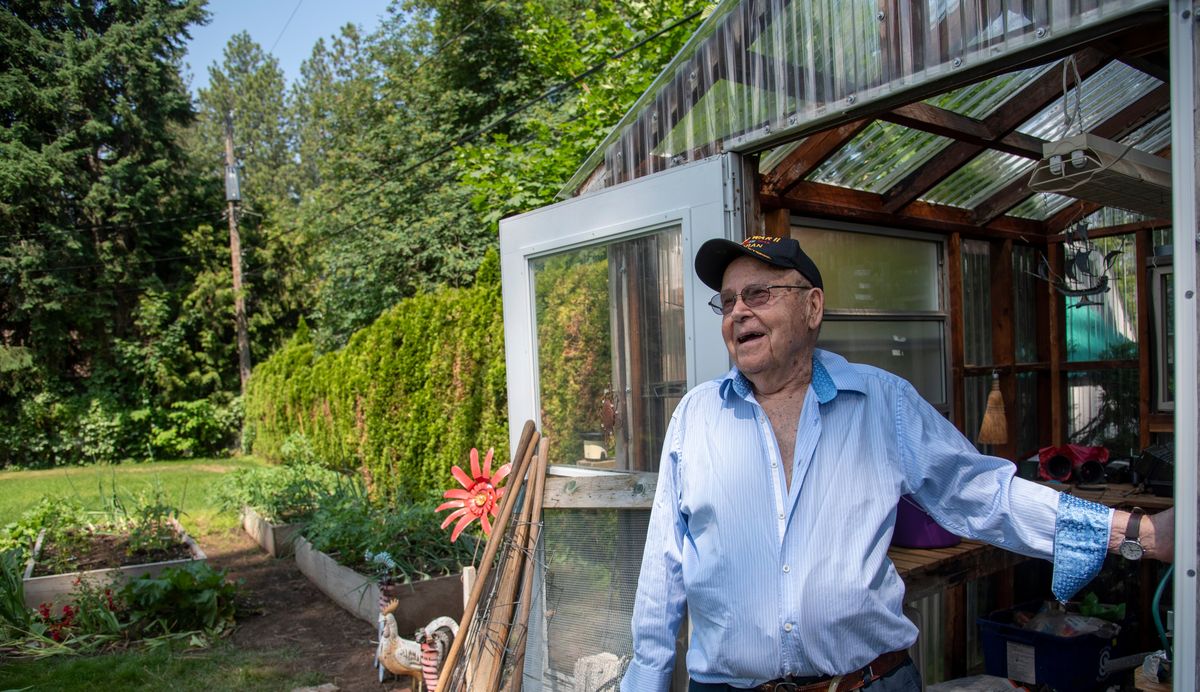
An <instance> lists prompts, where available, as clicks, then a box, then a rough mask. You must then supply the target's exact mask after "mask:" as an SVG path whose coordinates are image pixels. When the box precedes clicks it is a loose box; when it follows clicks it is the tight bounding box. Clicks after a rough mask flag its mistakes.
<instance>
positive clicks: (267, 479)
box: [214, 464, 341, 523]
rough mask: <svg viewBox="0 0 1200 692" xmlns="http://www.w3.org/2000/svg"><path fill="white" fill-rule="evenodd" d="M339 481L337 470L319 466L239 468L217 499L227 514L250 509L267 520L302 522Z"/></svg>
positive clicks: (225, 484)
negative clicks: (245, 508) (244, 508)
mask: <svg viewBox="0 0 1200 692" xmlns="http://www.w3.org/2000/svg"><path fill="white" fill-rule="evenodd" d="M340 478H341V475H340V474H338V473H337V472H336V471H332V470H330V469H327V468H325V467H323V466H318V465H316V464H289V465H286V466H269V467H259V468H251V469H238V470H237V471H234V472H233V473H230V474H227V475H226V476H225V478H224V479H223V482H222V483H221V485H219V486H218V487H217V489H216V490H215V491H214V495H215V498H214V499H215V500H216V502H217V504H218V506H220V507H221V509H224V510H227V511H237V510H240V509H241V508H242V507H246V506H249V507H253V508H254V511H256V512H258V513H259V514H260V515H262V516H263V517H264V518H266V519H267V520H268V521H272V522H275V523H292V522H299V521H305V520H306V519H307V518H308V517H309V515H311V514H312V512H313V511H314V510H315V509H316V507H317V503H318V501H319V500H320V498H321V497H322V496H324V495H325V494H327V493H329V492H331V491H332V490H333V489H334V488H335V487H336V486H337V483H338V482H339V479H340Z"/></svg>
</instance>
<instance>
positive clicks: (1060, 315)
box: [1046, 242, 1067, 445]
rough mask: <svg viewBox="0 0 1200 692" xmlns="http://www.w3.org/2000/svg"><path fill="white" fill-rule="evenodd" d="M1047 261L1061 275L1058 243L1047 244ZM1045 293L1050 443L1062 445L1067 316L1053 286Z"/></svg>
mask: <svg viewBox="0 0 1200 692" xmlns="http://www.w3.org/2000/svg"><path fill="white" fill-rule="evenodd" d="M1046 262H1047V263H1048V264H1049V265H1050V271H1051V272H1053V273H1055V274H1057V275H1059V276H1062V272H1063V250H1062V245H1061V244H1060V243H1057V242H1048V243H1046ZM1046 293H1047V296H1048V299H1049V302H1050V325H1049V326H1050V401H1049V402H1048V405H1049V406H1050V444H1052V445H1061V444H1063V442H1065V441H1066V434H1067V411H1066V406H1067V387H1066V384H1067V382H1066V372H1065V371H1064V370H1063V361H1064V360H1066V343H1065V342H1066V332H1067V328H1066V315H1065V314H1064V311H1065V310H1066V308H1065V307H1064V306H1063V299H1062V296H1060V295H1058V292H1057V291H1056V290H1055V289H1054V284H1053V283H1052V282H1050V281H1047V282H1046Z"/></svg>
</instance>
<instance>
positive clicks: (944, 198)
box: [921, 149, 1034, 209]
mask: <svg viewBox="0 0 1200 692" xmlns="http://www.w3.org/2000/svg"><path fill="white" fill-rule="evenodd" d="M1033 166H1034V162H1033V161H1030V160H1029V159H1027V158H1025V157H1024V156H1017V155H1016V154H1006V153H1005V152H1002V151H996V150H994V149H989V150H987V151H985V152H983V153H982V154H980V155H979V156H976V157H975V158H973V159H971V160H970V161H968V162H967V165H965V166H963V167H962V168H960V169H958V170H957V171H955V172H954V173H952V174H950V175H949V176H948V177H947V178H946V179H945V180H943V181H942V182H941V183H939V184H938V185H937V186H935V187H934V188H933V189H932V190H930V191H929V192H927V193H925V194H924V195H921V199H922V200H924V201H926V202H933V203H935V204H946V205H949V206H952V207H963V208H965V209H974V208H975V206H976V205H977V204H979V203H980V202H981V201H983V200H985V199H987V198H988V197H990V196H992V195H993V194H995V193H996V192H998V191H999V190H1001V189H1002V188H1004V187H1005V186H1007V185H1008V184H1009V183H1011V182H1012V181H1013V180H1016V179H1017V178H1018V177H1020V176H1025V177H1028V176H1029V173H1030V171H1031V170H1032V169H1033Z"/></svg>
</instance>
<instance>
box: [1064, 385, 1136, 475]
mask: <svg viewBox="0 0 1200 692" xmlns="http://www.w3.org/2000/svg"><path fill="white" fill-rule="evenodd" d="M1067 385H1068V389H1067V392H1068V393H1067V396H1068V403H1069V410H1070V412H1071V414H1070V419H1069V420H1068V421H1067V429H1068V432H1069V433H1070V440H1071V442H1074V443H1077V444H1085V445H1098V446H1101V447H1106V448H1108V450H1109V452H1111V453H1112V454H1113V455H1114V456H1120V455H1126V454H1128V455H1130V456H1132V455H1134V454H1136V453H1137V450H1138V449H1139V445H1138V371H1137V367H1136V366H1135V367H1133V368H1120V369H1112V370H1088V371H1081V372H1072V373H1070V374H1069V375H1068V376H1067Z"/></svg>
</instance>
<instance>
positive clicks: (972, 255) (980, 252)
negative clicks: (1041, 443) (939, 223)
mask: <svg viewBox="0 0 1200 692" xmlns="http://www.w3.org/2000/svg"><path fill="white" fill-rule="evenodd" d="M962 274H963V282H962V283H963V357H964V358H965V359H966V361H967V365H991V364H992V249H991V244H990V243H988V242H987V241H986V240H964V241H963V242H962ZM985 395H986V392H985ZM976 429H978V428H976Z"/></svg>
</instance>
